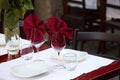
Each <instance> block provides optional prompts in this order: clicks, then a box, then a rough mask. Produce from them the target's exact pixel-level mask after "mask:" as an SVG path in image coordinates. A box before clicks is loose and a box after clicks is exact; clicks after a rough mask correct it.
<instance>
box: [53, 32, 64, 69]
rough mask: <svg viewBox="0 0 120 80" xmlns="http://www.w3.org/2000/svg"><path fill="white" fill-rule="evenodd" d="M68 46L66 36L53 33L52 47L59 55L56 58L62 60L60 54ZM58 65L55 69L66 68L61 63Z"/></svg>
mask: <svg viewBox="0 0 120 80" xmlns="http://www.w3.org/2000/svg"><path fill="white" fill-rule="evenodd" d="M65 46H66V40H65V35H64V34H62V33H60V32H53V33H52V34H51V47H52V48H53V49H54V50H56V52H57V54H55V55H56V57H57V58H60V57H61V55H60V52H61V50H63V49H64V48H65ZM59 62H60V63H58V64H57V65H55V68H64V67H63V65H62V64H61V61H59Z"/></svg>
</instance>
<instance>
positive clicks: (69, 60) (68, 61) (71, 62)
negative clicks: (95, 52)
mask: <svg viewBox="0 0 120 80" xmlns="http://www.w3.org/2000/svg"><path fill="white" fill-rule="evenodd" d="M62 58H63V66H64V69H66V70H68V71H73V70H74V69H75V68H76V66H77V65H78V59H77V54H76V53H64V54H63V56H62Z"/></svg>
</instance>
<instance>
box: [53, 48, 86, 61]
mask: <svg viewBox="0 0 120 80" xmlns="http://www.w3.org/2000/svg"><path fill="white" fill-rule="evenodd" d="M65 53H75V54H76V55H77V61H82V60H84V59H85V58H86V57H87V55H88V53H87V52H85V51H77V50H73V49H63V50H62V51H61V52H60V55H59V56H58V54H57V53H53V54H52V55H51V58H53V59H57V60H62V59H63V57H62V56H63V54H65Z"/></svg>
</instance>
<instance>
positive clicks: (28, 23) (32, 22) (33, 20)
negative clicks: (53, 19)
mask: <svg viewBox="0 0 120 80" xmlns="http://www.w3.org/2000/svg"><path fill="white" fill-rule="evenodd" d="M23 30H24V32H25V34H26V37H27V39H29V40H30V39H31V40H32V41H41V40H43V36H44V34H45V32H46V31H45V28H44V21H43V20H40V19H39V17H38V16H37V15H36V14H29V15H28V16H27V17H26V18H25V19H24V27H23ZM32 31H35V32H36V36H37V38H35V39H33V38H32Z"/></svg>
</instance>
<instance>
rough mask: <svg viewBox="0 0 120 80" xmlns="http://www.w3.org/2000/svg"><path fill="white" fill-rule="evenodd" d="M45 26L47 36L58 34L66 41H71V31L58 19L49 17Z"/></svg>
mask: <svg viewBox="0 0 120 80" xmlns="http://www.w3.org/2000/svg"><path fill="white" fill-rule="evenodd" d="M46 25H47V27H48V34H49V36H51V34H52V32H60V33H62V34H64V35H65V37H66V39H67V40H71V39H72V38H73V30H72V29H71V28H69V27H68V26H67V24H66V23H65V22H64V21H63V20H61V19H59V18H58V17H50V18H49V19H48V22H47V24H46Z"/></svg>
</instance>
